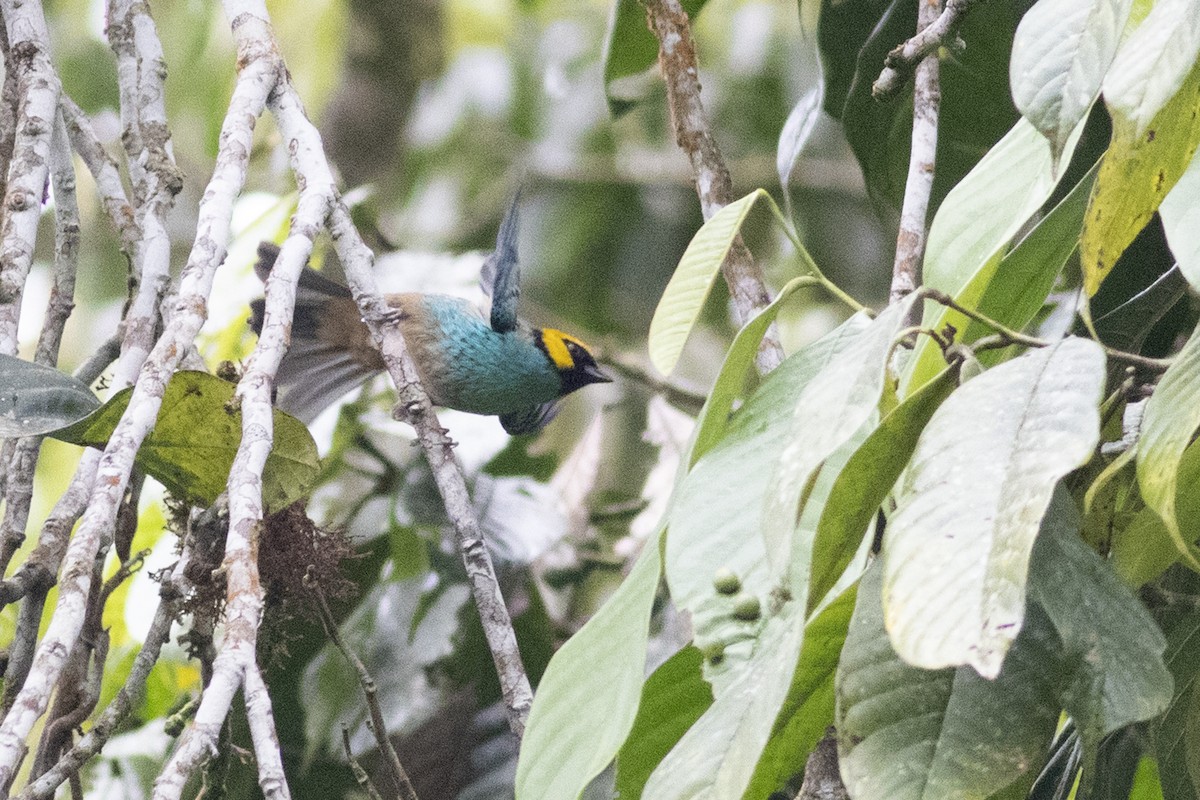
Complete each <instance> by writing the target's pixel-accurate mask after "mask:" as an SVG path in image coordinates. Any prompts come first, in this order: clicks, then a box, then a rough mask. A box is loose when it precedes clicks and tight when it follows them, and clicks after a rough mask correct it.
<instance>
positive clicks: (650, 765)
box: [616, 647, 713, 797]
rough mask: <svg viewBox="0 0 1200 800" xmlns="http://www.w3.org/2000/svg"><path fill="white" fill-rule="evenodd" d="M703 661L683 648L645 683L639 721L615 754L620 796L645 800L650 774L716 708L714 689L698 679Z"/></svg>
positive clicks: (695, 653) (700, 677) (696, 654)
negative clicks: (643, 796)
mask: <svg viewBox="0 0 1200 800" xmlns="http://www.w3.org/2000/svg"><path fill="white" fill-rule="evenodd" d="M703 663H704V656H703V655H702V654H701V653H700V651H699V650H697V649H696V648H694V647H685V648H683V649H682V650H680V651H679V652H678V653H676V654H675V655H673V656H671V658H669V659H667V661H666V662H665V663H663V665H662V666H660V667H659V668H658V669H656V670H655V671H654V674H652V675H651V676H650V677H649V678H647V679H646V685H645V686H644V687H643V688H642V700H641V702H640V703H639V704H638V713H637V718H636V719H635V720H634V722H633V730H632V731H630V733H629V738H628V739H627V740H626V741H625V745H624V746H623V747H622V748H621V752H620V753H618V754H617V783H616V789H617V793H618V794H619V795H620V796H621V797H641V796H642V789H643V788H644V787H645V785H646V780H647V779H648V778H649V777H650V773H651V772H653V771H654V768H655V767H656V766H658V764H659V762H661V761H662V759H663V757H664V756H666V754H667V753H668V752H669V751H670V750H671V748H672V747H674V746H675V743H676V742H678V741H679V739H680V737H682V736H683V734H684V733H685V732H686V731H687V730H688V728H690V727H692V724H693V723H694V722H695V721H696V720H697V719H699V718H700V715H701V714H703V713H704V712H705V710H707V709H708V707H709V706H711V705H712V701H713V696H712V689H711V688H710V687H709V685H708V683H707V682H706V681H705V680H704V678H703V676H702V675H701V673H700V666H701V665H702V664H703Z"/></svg>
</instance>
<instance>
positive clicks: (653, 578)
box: [516, 537, 662, 800]
mask: <svg viewBox="0 0 1200 800" xmlns="http://www.w3.org/2000/svg"><path fill="white" fill-rule="evenodd" d="M658 539H659V537H651V539H650V541H649V542H647V543H646V546H645V547H644V549H643V550H642V554H641V556H639V557H638V560H637V562H636V563H635V564H634V567H633V571H632V572H630V574H629V577H627V578H626V579H625V581H624V582H623V583H622V584H621V586H620V587H619V588H618V589H617V591H616V592H615V593H614V594H613V596H612V597H611V598H609V600H608V602H607V603H605V604H604V606H603V607H602V608H601V609H600V610H599V611H598V612H597V613H596V615H595V616H593V617H592V618H591V619H590V620H588V622H587V624H586V625H584V626H583V628H581V629H580V630H579V631H578V632H577V633H576V634H575V635H574V636H572V637H571V638H570V639H568V640H567V642H566V644H564V645H563V646H562V648H561V649H560V650H559V651H558V652H557V653H555V654H554V658H553V659H551V661H550V665H549V666H548V667H547V668H546V672H545V674H544V675H543V676H542V681H541V684H540V685H539V686H538V691H537V694H536V695H535V697H534V701H533V708H532V710H531V711H530V713H529V724H528V726H527V727H526V729H525V738H524V739H523V741H522V744H521V756H520V760H519V761H518V762H517V777H516V798H517V800H551V798H554V800H559V799H560V798H561V800H571V799H572V798H578V797H579V796H580V794H581V793H582V792H583V790H584V789H585V788H586V787H587V785H588V783H590V782H591V780H592V779H593V778H595V777H596V776H597V775H598V774H600V771H601V770H603V769H604V768H605V767H606V766H608V764H609V762H611V761H612V760H613V758H614V757H615V756H616V755H617V752H618V750H620V748H621V745H622V744H623V743H624V741H625V739H626V738H627V737H628V736H629V731H630V730H631V729H632V728H633V724H634V720H635V718H636V716H637V710H638V703H639V702H640V700H641V694H642V679H643V675H644V673H645V662H646V642H647V639H648V637H649V625H650V611H651V607H652V606H653V604H654V596H655V593H656V592H657V589H658V581H659V576H660V574H661V572H662V559H661V557H660V555H659V541H658Z"/></svg>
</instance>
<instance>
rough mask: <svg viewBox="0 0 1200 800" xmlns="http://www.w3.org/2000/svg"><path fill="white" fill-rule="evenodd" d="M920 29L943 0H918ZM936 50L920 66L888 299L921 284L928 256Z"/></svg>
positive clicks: (938, 99)
mask: <svg viewBox="0 0 1200 800" xmlns="http://www.w3.org/2000/svg"><path fill="white" fill-rule="evenodd" d="M917 3H918V11H917V30H918V31H923V30H925V29H926V28H927V27H928V26H929V25H931V24H932V23H933V21H934V20H936V19H937V17H938V13H939V11H940V7H941V0H917ZM938 72H939V62H938V57H937V54H936V53H934V54H932V55H929V56H926V57H925V58H924V59H923V60H922V61H921V63H920V65H919V66H918V67H917V75H916V81H915V86H914V90H913V133H912V153H911V155H910V156H909V161H908V180H907V181H906V182H905V184H904V205H903V207H902V209H901V211H900V233H899V235H898V236H897V237H896V260H895V263H894V264H893V265H892V289H891V293H890V295H889V298H888V299H889V302H891V303H895V302H897V301H899V300H901V299H903V298H904V297H905V296H906V295H908V294H910V293H911V292H912V291H913V290H914V289H916V288H917V286H918V285H920V273H921V262H922V261H923V260H924V259H925V243H926V239H927V230H926V225H925V223H926V219H927V217H928V215H929V196H930V194H932V192H933V174H934V163H935V161H936V158H937V133H938V111H939V108H940V106H941V102H942V93H941V87H940V84H939V80H938Z"/></svg>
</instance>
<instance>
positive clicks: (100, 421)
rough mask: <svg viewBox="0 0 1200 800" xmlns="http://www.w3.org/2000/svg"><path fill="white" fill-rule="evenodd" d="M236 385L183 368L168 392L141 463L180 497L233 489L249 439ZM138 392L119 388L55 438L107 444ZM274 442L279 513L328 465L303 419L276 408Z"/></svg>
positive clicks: (208, 499)
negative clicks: (233, 472)
mask: <svg viewBox="0 0 1200 800" xmlns="http://www.w3.org/2000/svg"><path fill="white" fill-rule="evenodd" d="M234 388H235V387H234V385H233V384H232V383H229V382H228V381H223V380H221V379H220V378H218V377H216V376H215V375H209V374H208V373H207V372H191V371H184V372H177V373H175V374H174V375H172V376H171V381H170V383H168V384H167V388H166V391H165V392H164V393H163V398H162V405H161V407H160V408H159V412H158V419H157V421H156V423H155V426H154V430H152V431H151V432H150V435H149V436H147V437H146V439H145V441H143V442H142V446H141V448H140V449H139V450H138V456H137V464H138V466H139V467H140V468H141V469H143V470H145V472H146V474H147V475H151V476H153V477H154V478H156V479H157V480H158V481H159V482H160V483H162V484H163V486H165V487H167V489H168V490H169V491H170V492H171V493H172V494H174V495H176V496H177V497H180V498H183V499H185V500H187V501H189V502H194V503H196V504H199V505H210V504H211V503H212V502H213V501H214V500H216V498H217V495H219V494H220V493H221V492H223V491H225V487H226V483H227V482H228V480H229V469H230V467H232V466H233V458H234V456H235V455H236V454H237V448H238V444H239V443H240V442H241V440H242V414H241V412H240V411H238V410H236V409H234V408H233V407H232V405H231V401H232V400H233V394H234ZM132 394H133V390H132V389H125V390H124V391H121V392H118V393H117V394H116V395H115V396H113V397H112V398H111V399H110V400H109V401H108V402H107V403H105V404H104V405H103V406H101V407H100V408H99V409H97V410H96V411H95V412H94V413H92V414H91V415H90V416H88V417H86V418H84V419H82V420H80V421H79V422H77V423H76V424H74V425H72V426H70V427H69V428H65V429H63V430H59V431H55V432H54V438H56V439H61V440H63V441H65V442H71V443H72V444H78V445H82V446H84V447H104V446H105V445H106V444H107V443H108V439H109V437H110V436H112V433H113V431H114V430H115V429H116V427H117V423H118V422H119V421H120V419H121V416H122V415H123V414H124V413H125V409H126V407H127V406H128V405H129V398H130V397H131V396H132ZM273 419H274V426H275V437H274V445H273V447H272V448H271V454H270V455H269V456H268V457H267V464H266V467H265V468H264V470H263V502H264V503H265V505H266V507H267V510H268V511H278V510H279V509H281V508H284V507H286V506H289V505H291V504H292V503H294V502H295V501H297V500H299V499H301V498H302V497H305V496H307V495H308V493H309V490H311V489H312V486H313V483H314V482H315V481H316V478H317V473H318V471H319V469H320V463H319V459H318V457H317V445H316V443H315V442H313V438H312V434H310V433H309V432H308V428H306V427H305V426H304V424H303V423H301V422H300V421H299V420H297V419H295V418H293V417H290V416H288V415H287V414H284V413H283V412H282V411H275V412H274V415H273Z"/></svg>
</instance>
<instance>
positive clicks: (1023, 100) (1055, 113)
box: [1009, 0, 1132, 163]
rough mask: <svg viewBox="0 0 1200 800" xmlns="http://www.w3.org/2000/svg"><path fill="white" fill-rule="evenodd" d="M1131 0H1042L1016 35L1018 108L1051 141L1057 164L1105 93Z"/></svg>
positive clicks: (1013, 78) (1013, 68) (1012, 74)
mask: <svg viewBox="0 0 1200 800" xmlns="http://www.w3.org/2000/svg"><path fill="white" fill-rule="evenodd" d="M1131 3H1132V0H1040V2H1039V3H1038V4H1037V5H1035V6H1034V7H1033V8H1031V9H1029V11H1027V12H1026V13H1025V16H1024V17H1022V18H1021V24H1020V25H1019V26H1017V33H1016V36H1015V37H1014V38H1013V50H1012V63H1011V66H1010V70H1009V73H1010V81H1011V83H1012V92H1013V99H1014V100H1015V101H1016V104H1017V108H1019V109H1020V110H1021V113H1022V114H1024V115H1025V118H1026V119H1027V120H1029V121H1030V122H1031V123H1033V126H1034V127H1035V128H1037V129H1038V130H1039V131H1041V132H1042V135H1043V136H1045V137H1046V139H1048V140H1049V142H1050V149H1051V152H1052V154H1053V157H1054V160H1055V162H1056V163H1057V162H1058V161H1059V160H1060V157H1061V155H1062V153H1063V150H1064V149H1065V148H1066V145H1067V139H1068V137H1069V136H1070V135H1071V132H1072V131H1073V130H1074V129H1075V127H1076V126H1077V125H1078V124H1079V122H1080V121H1081V120H1082V119H1083V118H1084V117H1085V116H1087V112H1088V109H1089V108H1091V106H1092V103H1093V102H1094V101H1095V99H1096V95H1098V94H1099V93H1100V83H1101V81H1103V80H1104V75H1105V73H1106V72H1107V71H1108V65H1109V64H1110V63H1112V59H1113V56H1114V55H1116V52H1117V44H1118V42H1120V40H1121V32H1122V31H1123V30H1124V29H1125V22H1126V20H1127V19H1129V7H1130V5H1131Z"/></svg>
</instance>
